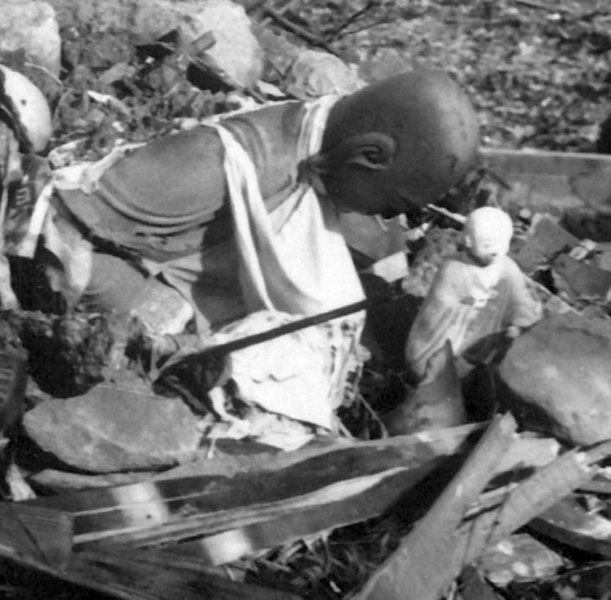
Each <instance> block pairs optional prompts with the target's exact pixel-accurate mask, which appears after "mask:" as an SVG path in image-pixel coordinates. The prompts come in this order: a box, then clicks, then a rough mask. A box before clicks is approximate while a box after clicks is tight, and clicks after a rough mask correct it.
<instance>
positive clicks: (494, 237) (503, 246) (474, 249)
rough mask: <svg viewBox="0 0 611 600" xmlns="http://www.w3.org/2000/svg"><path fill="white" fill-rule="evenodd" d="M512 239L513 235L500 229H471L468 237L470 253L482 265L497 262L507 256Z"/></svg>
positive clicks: (467, 242)
mask: <svg viewBox="0 0 611 600" xmlns="http://www.w3.org/2000/svg"><path fill="white" fill-rule="evenodd" d="M510 241H511V236H508V235H507V234H506V233H505V232H499V231H498V229H497V230H495V229H490V230H484V231H477V230H476V231H471V232H469V233H468V234H467V237H466V245H467V248H468V251H469V254H470V255H471V256H472V257H473V258H474V259H475V260H476V261H477V262H478V263H479V264H481V265H482V266H488V265H491V264H493V263H496V262H498V261H500V260H501V259H502V258H503V257H504V256H506V255H507V253H508V252H509V243H510Z"/></svg>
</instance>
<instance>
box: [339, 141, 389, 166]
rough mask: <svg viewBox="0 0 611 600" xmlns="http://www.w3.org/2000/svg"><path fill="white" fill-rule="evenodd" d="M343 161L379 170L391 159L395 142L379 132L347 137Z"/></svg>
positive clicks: (387, 164)
mask: <svg viewBox="0 0 611 600" xmlns="http://www.w3.org/2000/svg"><path fill="white" fill-rule="evenodd" d="M345 143H346V144H347V145H348V148H347V152H346V157H345V159H344V162H345V163H346V164H349V165H358V166H359V167H364V168H366V169H371V170H374V171H381V170H384V169H387V168H388V167H389V166H390V164H391V163H392V161H393V158H394V156H395V151H396V149H397V144H396V143H395V140H393V139H392V137H390V136H389V135H387V134H385V133H379V132H370V133H361V134H359V135H354V136H352V137H350V138H348V139H347V140H346V142H345Z"/></svg>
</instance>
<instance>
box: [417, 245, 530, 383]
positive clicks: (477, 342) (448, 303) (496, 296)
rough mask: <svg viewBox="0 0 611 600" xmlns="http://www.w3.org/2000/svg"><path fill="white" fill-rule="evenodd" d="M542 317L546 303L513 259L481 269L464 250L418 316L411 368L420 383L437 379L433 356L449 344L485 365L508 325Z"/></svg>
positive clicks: (444, 268) (445, 267)
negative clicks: (529, 287) (538, 295)
mask: <svg viewBox="0 0 611 600" xmlns="http://www.w3.org/2000/svg"><path fill="white" fill-rule="evenodd" d="M540 317H541V304H540V303H539V301H538V300H537V299H535V298H534V297H533V296H532V295H531V293H530V292H529V290H528V288H527V285H526V278H525V276H524V274H523V273H522V271H520V268H519V267H518V265H517V264H516V263H515V262H514V261H513V260H512V259H511V258H509V257H508V256H503V257H502V258H500V259H499V260H498V261H495V262H494V263H493V264H490V265H488V266H481V265H479V264H477V263H476V262H475V261H474V260H473V258H472V257H471V256H470V255H469V254H468V253H467V252H459V253H457V254H456V255H454V256H452V257H450V258H447V259H446V260H445V261H444V262H443V263H442V265H441V267H440V268H439V271H438V272H437V275H436V277H435V280H434V281H433V284H432V286H431V289H430V290H429V293H428V294H427V296H426V299H425V301H424V303H423V305H422V306H421V308H420V310H419V312H418V315H417V316H416V319H415V321H414V324H413V326H412V328H411V330H410V334H409V336H408V340H407V343H406V347H405V359H406V362H407V367H408V370H409V371H411V373H412V374H413V375H415V376H416V377H417V379H418V380H420V381H421V382H424V381H431V380H433V379H434V378H435V376H436V373H434V372H433V371H434V370H435V367H434V363H435V361H433V360H432V358H433V357H434V356H435V355H436V354H437V353H438V352H440V351H441V350H442V349H443V347H444V345H445V343H446V340H449V341H450V343H451V344H452V350H453V352H454V355H455V356H457V357H461V358H463V359H464V360H466V361H467V362H468V363H471V364H477V363H479V362H483V361H486V360H487V359H489V358H490V356H491V353H493V352H494V351H495V350H496V349H498V347H499V338H500V336H502V335H503V332H504V331H505V330H506V329H507V328H508V327H510V326H514V327H519V328H523V327H528V326H530V325H532V324H533V323H534V322H536V321H537V320H538V319H539V318H540Z"/></svg>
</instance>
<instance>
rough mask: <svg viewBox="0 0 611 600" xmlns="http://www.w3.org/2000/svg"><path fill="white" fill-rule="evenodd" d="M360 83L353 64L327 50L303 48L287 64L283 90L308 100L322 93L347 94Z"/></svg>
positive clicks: (360, 80)
mask: <svg viewBox="0 0 611 600" xmlns="http://www.w3.org/2000/svg"><path fill="white" fill-rule="evenodd" d="M364 85H365V82H364V81H363V80H362V79H361V78H360V77H359V76H358V74H357V68H356V65H352V66H351V65H347V64H346V63H345V62H343V61H342V60H341V59H339V58H337V56H333V55H332V54H329V53H328V52H321V51H319V50H304V51H303V52H301V53H300V54H299V56H298V57H297V59H296V60H295V62H294V63H293V64H292V66H291V69H290V71H289V84H288V86H287V91H288V92H289V93H290V94H292V95H294V96H296V97H297V98H301V99H308V98H318V97H320V96H324V95H325V94H350V93H352V92H355V91H356V90H358V89H360V88H362V87H363V86H364Z"/></svg>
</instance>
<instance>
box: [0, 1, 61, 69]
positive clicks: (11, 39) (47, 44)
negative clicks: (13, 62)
mask: <svg viewBox="0 0 611 600" xmlns="http://www.w3.org/2000/svg"><path fill="white" fill-rule="evenodd" d="M0 14H1V15H2V19H1V20H0V53H2V52H16V51H17V50H21V49H23V51H24V52H25V56H26V60H27V62H29V63H33V64H34V65H38V66H39V67H42V68H43V69H46V70H47V71H48V72H49V73H51V74H52V75H54V76H55V77H57V76H58V75H59V70H60V53H61V38H60V35H59V25H58V23H57V20H56V18H55V10H54V9H53V7H52V6H51V5H50V4H48V3H47V2H38V1H35V2H21V3H15V2H10V1H9V2H6V1H1V0H0Z"/></svg>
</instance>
